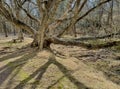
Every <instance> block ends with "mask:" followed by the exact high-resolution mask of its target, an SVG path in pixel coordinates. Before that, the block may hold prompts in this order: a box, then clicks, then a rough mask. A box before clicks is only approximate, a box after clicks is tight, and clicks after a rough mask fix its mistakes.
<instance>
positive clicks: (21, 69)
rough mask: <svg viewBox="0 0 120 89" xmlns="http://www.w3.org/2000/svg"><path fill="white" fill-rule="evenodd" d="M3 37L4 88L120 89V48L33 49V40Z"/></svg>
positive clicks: (0, 78)
mask: <svg viewBox="0 0 120 89" xmlns="http://www.w3.org/2000/svg"><path fill="white" fill-rule="evenodd" d="M11 40H12V37H9V38H4V37H2V38H0V89H120V46H117V47H112V48H107V49H96V50H90V49H89V50H88V49H85V48H81V47H76V46H64V45H55V44H52V45H51V49H52V50H53V52H54V53H55V54H56V56H54V55H53V54H52V53H51V52H50V51H48V50H46V49H44V50H43V51H41V52H40V51H37V50H36V49H35V48H34V49H33V48H30V47H29V45H28V44H29V43H30V42H32V39H31V38H25V41H24V42H22V43H12V42H11Z"/></svg>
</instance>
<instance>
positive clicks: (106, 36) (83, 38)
mask: <svg viewBox="0 0 120 89" xmlns="http://www.w3.org/2000/svg"><path fill="white" fill-rule="evenodd" d="M115 35H120V32H117V33H112V34H108V35H104V36H96V37H81V38H75V39H73V40H80V41H86V40H97V39H105V38H110V37H113V36H115Z"/></svg>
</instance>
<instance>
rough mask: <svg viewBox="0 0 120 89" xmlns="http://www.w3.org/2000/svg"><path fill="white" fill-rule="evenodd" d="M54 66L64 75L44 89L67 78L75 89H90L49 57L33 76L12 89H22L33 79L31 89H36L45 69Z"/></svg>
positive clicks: (48, 88)
mask: <svg viewBox="0 0 120 89" xmlns="http://www.w3.org/2000/svg"><path fill="white" fill-rule="evenodd" d="M51 64H54V65H56V66H57V67H58V68H59V70H60V71H61V72H62V73H63V74H64V76H62V77H61V78H60V79H58V80H57V81H56V82H55V83H54V84H51V85H50V86H48V87H47V88H46V89H50V88H52V87H53V86H54V85H55V84H57V83H58V82H59V81H60V80H61V79H62V78H63V77H67V78H68V79H69V80H70V81H71V82H72V83H73V84H74V85H75V86H76V87H77V89H90V88H88V87H87V86H85V85H84V84H83V83H81V82H79V81H78V80H77V79H76V78H75V77H74V76H72V74H71V73H70V71H69V70H68V69H67V68H66V67H65V66H64V65H62V64H61V63H59V62H58V61H57V60H56V59H55V58H53V57H49V60H48V62H47V63H45V64H44V65H43V66H41V67H40V68H39V69H37V70H36V71H35V72H34V73H33V74H31V75H30V76H28V77H27V78H26V79H24V80H23V81H21V82H20V83H19V84H18V85H17V86H16V87H15V88H14V89H24V87H25V86H26V85H27V83H28V82H29V81H30V80H31V79H33V78H35V77H36V76H37V77H36V78H35V82H34V83H33V84H32V86H31V89H36V88H37V85H39V82H40V80H41V79H42V76H43V75H44V73H45V72H46V70H47V68H48V67H49V66H50V65H51Z"/></svg>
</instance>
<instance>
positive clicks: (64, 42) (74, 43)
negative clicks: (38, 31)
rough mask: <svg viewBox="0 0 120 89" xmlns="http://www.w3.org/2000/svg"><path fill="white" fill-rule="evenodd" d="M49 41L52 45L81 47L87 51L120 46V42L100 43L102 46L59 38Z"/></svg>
mask: <svg viewBox="0 0 120 89" xmlns="http://www.w3.org/2000/svg"><path fill="white" fill-rule="evenodd" d="M49 41H51V43H54V44H62V45H66V46H68V45H72V46H79V47H84V48H87V49H99V48H108V47H112V46H117V45H120V41H112V42H105V43H100V44H91V43H85V42H82V41H76V40H73V39H71V40H67V39H63V38H57V37H54V38H52V39H50V40H49Z"/></svg>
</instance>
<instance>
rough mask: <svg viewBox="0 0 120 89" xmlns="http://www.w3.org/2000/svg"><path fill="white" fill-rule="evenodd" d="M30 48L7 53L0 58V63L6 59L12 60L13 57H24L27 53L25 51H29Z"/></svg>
mask: <svg viewBox="0 0 120 89" xmlns="http://www.w3.org/2000/svg"><path fill="white" fill-rule="evenodd" d="M29 50H30V48H21V49H19V50H16V51H13V52H12V53H10V54H9V53H7V54H8V55H5V56H3V57H1V58H0V62H3V61H5V60H8V59H12V58H15V57H18V56H21V55H24V54H25V53H27V51H29Z"/></svg>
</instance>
